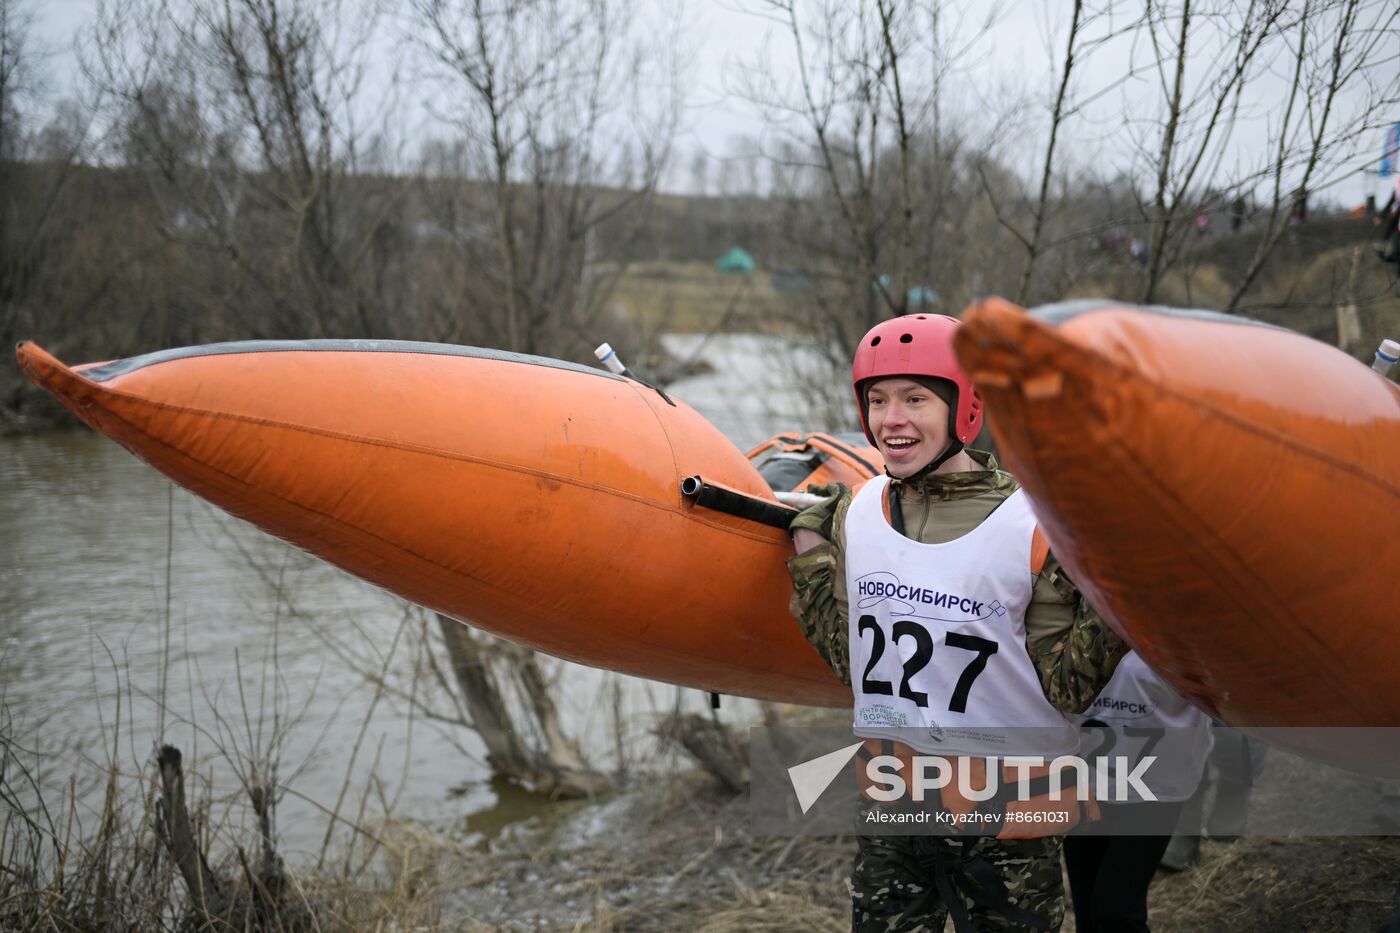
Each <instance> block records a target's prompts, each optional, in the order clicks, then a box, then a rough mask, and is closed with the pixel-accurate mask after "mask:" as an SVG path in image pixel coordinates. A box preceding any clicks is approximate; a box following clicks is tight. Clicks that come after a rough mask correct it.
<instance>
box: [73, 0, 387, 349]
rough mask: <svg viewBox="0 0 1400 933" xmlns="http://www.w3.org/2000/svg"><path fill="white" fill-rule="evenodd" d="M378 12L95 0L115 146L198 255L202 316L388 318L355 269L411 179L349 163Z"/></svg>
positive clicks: (364, 330)
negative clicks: (369, 179)
mask: <svg viewBox="0 0 1400 933" xmlns="http://www.w3.org/2000/svg"><path fill="white" fill-rule="evenodd" d="M377 24H378V21H377V13H376V12H375V9H374V7H373V6H371V5H368V4H353V3H350V4H347V3H340V2H338V0H222V2H220V3H216V4H176V3H170V2H166V0H115V2H113V3H111V4H104V5H102V7H101V8H100V13H99V23H98V26H97V27H96V29H95V30H94V39H93V41H92V43H91V54H90V56H89V61H88V69H89V73H90V74H91V76H92V79H93V80H94V81H95V82H96V83H98V84H99V85H100V86H102V87H103V88H104V89H105V90H106V91H108V92H109V93H110V94H111V95H112V99H113V100H114V102H115V109H116V112H115V114H114V117H115V122H116V123H117V124H118V125H119V126H120V127H121V133H120V134H119V139H118V142H117V145H118V151H119V153H120V155H121V156H122V157H123V159H124V160H125V161H126V162H127V164H129V165H131V166H132V167H133V168H136V169H138V170H140V171H141V172H142V173H143V175H144V177H145V178H146V179H147V182H148V184H149V186H150V191H151V193H152V195H153V197H154V200H155V202H156V203H157V204H158V205H159V206H160V210H161V224H160V229H161V231H162V233H163V234H164V235H165V236H166V237H167V238H168V239H170V240H172V241H176V242H178V243H179V244H180V245H181V246H182V247H185V248H187V249H189V250H190V251H192V252H193V253H194V254H195V255H197V256H198V257H199V261H200V262H201V264H202V265H204V267H205V270H206V271H205V279H206V282H205V283H201V284H202V285H206V287H205V288H202V289H201V290H200V291H199V293H198V294H197V296H196V298H197V300H198V301H199V303H200V304H201V305H202V306H203V307H202V309H201V314H200V317H201V318H203V319H205V320H208V319H210V318H216V317H218V318H223V319H224V320H225V329H226V330H227V331H228V332H230V333H231V334H234V335H242V336H264V337H271V336H293V335H295V336H328V335H333V334H336V333H341V332H346V331H349V332H352V333H357V334H359V335H374V334H376V333H377V332H382V329H383V326H384V325H383V321H384V315H383V314H382V313H381V309H380V308H378V307H376V306H375V303H374V301H373V293H374V290H373V288H371V287H369V286H368V285H367V284H366V282H365V275H364V274H363V273H364V272H365V271H366V270H367V269H369V268H372V264H371V263H370V262H369V261H368V260H369V258H370V256H371V254H372V252H373V250H374V247H375V245H376V236H377V235H378V234H379V232H380V231H381V229H382V228H383V227H384V225H385V224H386V223H388V222H390V220H391V219H392V217H393V212H394V209H395V205H396V204H397V203H398V202H399V201H400V199H401V197H402V192H403V190H404V189H405V188H406V185H405V184H402V183H400V184H399V185H397V186H395V185H393V184H383V183H380V184H378V185H374V184H367V183H365V182H364V181H363V180H362V179H360V178H358V177H356V164H355V157H356V154H357V152H358V151H359V146H360V145H361V144H362V143H363V141H364V140H363V137H364V136H365V135H366V134H365V132H364V131H361V130H360V129H359V128H358V126H359V120H360V114H361V112H362V111H364V110H368V109H370V108H371V107H372V106H373V102H372V101H369V100H368V99H367V98H368V96H369V95H368V93H367V91H366V87H367V84H366V82H367V76H368V75H369V73H370V72H371V70H372V68H373V67H374V64H373V62H374V56H375V52H374V50H373V49H372V48H371V45H372V41H373V39H374V37H375V35H376V28H377ZM390 77H391V80H390V81H389V82H388V83H389V84H390V85H391V86H392V83H393V82H392V76H390ZM380 89H381V88H376V90H380Z"/></svg>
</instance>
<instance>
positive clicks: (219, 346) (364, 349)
mask: <svg viewBox="0 0 1400 933" xmlns="http://www.w3.org/2000/svg"><path fill="white" fill-rule="evenodd" d="M306 351H313V352H316V351H319V352H339V353H420V354H424V355H427V356H462V357H469V358H472V359H482V360H499V361H501V362H504V363H524V364H526V365H529V366H547V367H549V368H551V369H565V370H569V371H571V372H576V373H586V374H587V375H590V376H602V377H605V378H607V379H617V380H619V381H624V382H625V381H626V380H624V379H623V378H622V377H621V376H614V375H613V374H612V373H610V372H606V371H605V370H601V369H595V368H594V367H591V366H584V365H582V364H580V363H570V362H567V361H565V360H556V359H551V358H549V357H547V356H533V355H531V354H528V353H510V352H507V351H505V350H486V349H482V348H481V347H463V346H457V345H455V344H450V343H428V342H425V341H418V340H236V341H231V342H228V343H211V344H206V345H205V346H201V347H177V348H174V349H171V350H157V351H156V352H154V353H145V354H142V355H141V356H132V357H128V358H127V359H124V360H116V361H114V362H111V363H104V364H103V365H101V366H96V367H93V368H92V369H87V370H79V371H77V372H78V375H79V376H81V377H83V378H84V379H88V380H90V381H92V382H106V381H107V380H108V379H114V378H116V377H117V376H124V375H126V374H127V373H131V372H135V371H136V370H138V369H144V368H145V367H147V366H155V365H157V364H159V363H169V362H172V361H174V360H188V359H196V358H198V357H201V356H227V355H232V354H238V353H295V352H306Z"/></svg>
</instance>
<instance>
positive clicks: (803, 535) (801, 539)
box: [792, 528, 826, 554]
mask: <svg viewBox="0 0 1400 933" xmlns="http://www.w3.org/2000/svg"><path fill="white" fill-rule="evenodd" d="M823 544H826V539H825V538H823V537H822V536H821V535H819V534H817V533H816V532H815V531H813V530H812V529H810V528H799V529H797V530H796V531H794V532H793V533H792V545H793V547H794V548H796V549H797V553H799V554H806V553H807V552H808V551H810V550H811V549H812V548H814V547H820V546H822V545H823Z"/></svg>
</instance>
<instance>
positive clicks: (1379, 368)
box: [1371, 340, 1400, 376]
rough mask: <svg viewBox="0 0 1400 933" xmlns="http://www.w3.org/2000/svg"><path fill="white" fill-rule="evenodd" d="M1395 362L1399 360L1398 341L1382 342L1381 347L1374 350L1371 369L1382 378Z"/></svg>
mask: <svg viewBox="0 0 1400 933" xmlns="http://www.w3.org/2000/svg"><path fill="white" fill-rule="evenodd" d="M1396 360H1400V341H1396V340H1382V341H1381V345H1380V346H1379V347H1377V348H1376V359H1375V362H1373V363H1372V364H1371V368H1372V369H1374V370H1375V371H1376V372H1378V373H1380V374H1381V375H1382V376H1384V375H1386V374H1387V373H1389V372H1390V367H1392V366H1394V365H1395V362H1396Z"/></svg>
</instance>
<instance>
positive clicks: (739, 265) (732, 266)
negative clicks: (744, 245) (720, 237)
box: [715, 246, 755, 273]
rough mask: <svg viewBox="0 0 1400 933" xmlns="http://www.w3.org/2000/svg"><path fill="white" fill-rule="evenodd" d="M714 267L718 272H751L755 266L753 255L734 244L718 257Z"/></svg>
mask: <svg viewBox="0 0 1400 933" xmlns="http://www.w3.org/2000/svg"><path fill="white" fill-rule="evenodd" d="M715 268H716V269H718V270H719V271H720V272H743V273H749V272H752V271H753V270H754V268H755V266H754V261H753V257H752V256H750V255H749V254H748V253H747V252H745V251H744V250H742V249H740V248H739V247H737V246H735V247H733V248H731V249H730V250H729V252H727V253H725V254H724V255H723V256H721V257H719V260H718V261H717V262H716V263H715Z"/></svg>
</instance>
